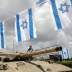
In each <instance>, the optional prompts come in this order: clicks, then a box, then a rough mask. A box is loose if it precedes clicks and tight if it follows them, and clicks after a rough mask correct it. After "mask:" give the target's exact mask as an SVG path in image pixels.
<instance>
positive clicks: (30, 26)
mask: <svg viewBox="0 0 72 72" xmlns="http://www.w3.org/2000/svg"><path fill="white" fill-rule="evenodd" d="M15 34H16V42H20V41H27V40H31V39H34V38H37V33H36V26H35V22H34V19H33V13H32V9H31V8H29V9H28V10H26V11H24V12H23V13H21V14H17V15H16V21H15Z"/></svg>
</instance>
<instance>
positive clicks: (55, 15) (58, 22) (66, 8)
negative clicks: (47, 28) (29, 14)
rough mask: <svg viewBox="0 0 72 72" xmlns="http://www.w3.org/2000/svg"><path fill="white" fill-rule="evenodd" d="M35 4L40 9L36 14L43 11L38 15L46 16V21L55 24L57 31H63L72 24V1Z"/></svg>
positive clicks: (37, 0)
mask: <svg viewBox="0 0 72 72" xmlns="http://www.w3.org/2000/svg"><path fill="white" fill-rule="evenodd" d="M35 4H36V7H37V8H38V10H37V11H36V12H38V11H39V10H41V13H39V14H38V15H39V16H40V17H43V15H46V16H44V17H45V18H44V19H46V20H47V18H48V19H49V20H48V21H49V22H48V24H49V23H50V24H53V25H54V27H55V29H56V30H57V31H61V30H62V29H64V28H66V27H68V26H69V24H71V19H72V18H71V17H72V16H70V12H71V9H72V0H35ZM41 4H42V5H41ZM39 8H40V9H39ZM44 13H45V14H44ZM41 14H42V15H41ZM50 21H51V22H50Z"/></svg>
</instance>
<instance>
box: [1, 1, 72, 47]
mask: <svg viewBox="0 0 72 72" xmlns="http://www.w3.org/2000/svg"><path fill="white" fill-rule="evenodd" d="M62 1H63V0H61V1H60V2H59V0H50V6H51V9H52V10H51V14H52V16H53V17H52V18H53V20H54V24H55V25H56V28H57V31H60V30H62V28H63V23H65V24H69V23H70V20H69V18H68V17H67V12H68V11H69V10H68V9H69V5H68V4H67V2H62ZM46 2H47V0H45V1H44V0H38V1H37V2H36V4H39V3H40V6H42V5H43V4H45V3H46ZM47 3H48V2H47ZM70 3H71V4H72V0H70ZM3 26H4V25H3V23H2V22H0V48H4V32H3ZM36 38H37V32H36V26H35V19H34V17H33V10H32V8H29V9H27V10H26V11H24V12H23V13H17V14H16V17H15V40H16V42H17V43H19V42H21V41H28V40H32V39H36Z"/></svg>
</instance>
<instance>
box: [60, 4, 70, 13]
mask: <svg viewBox="0 0 72 72" xmlns="http://www.w3.org/2000/svg"><path fill="white" fill-rule="evenodd" d="M69 7H70V5H68V4H67V3H64V4H61V5H60V8H59V10H61V11H62V13H65V12H68V11H69Z"/></svg>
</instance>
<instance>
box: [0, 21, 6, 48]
mask: <svg viewBox="0 0 72 72" xmlns="http://www.w3.org/2000/svg"><path fill="white" fill-rule="evenodd" d="M5 47H6V46H5V31H4V23H3V22H1V21H0V49H1V48H5Z"/></svg>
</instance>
